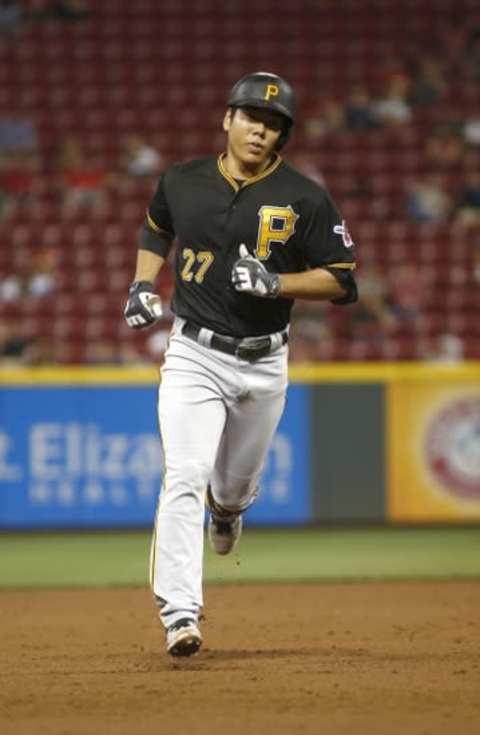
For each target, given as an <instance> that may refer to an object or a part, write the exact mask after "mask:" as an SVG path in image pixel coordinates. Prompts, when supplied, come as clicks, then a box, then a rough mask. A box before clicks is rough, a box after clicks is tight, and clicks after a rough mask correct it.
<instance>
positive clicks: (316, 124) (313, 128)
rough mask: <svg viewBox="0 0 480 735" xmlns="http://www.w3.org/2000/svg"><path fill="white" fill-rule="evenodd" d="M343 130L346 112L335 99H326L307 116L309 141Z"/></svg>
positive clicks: (306, 123) (306, 135)
mask: <svg viewBox="0 0 480 735" xmlns="http://www.w3.org/2000/svg"><path fill="white" fill-rule="evenodd" d="M342 130H345V110H344V107H343V105H342V104H341V103H340V102H339V101H338V100H336V99H335V98H334V97H326V98H325V99H323V100H322V101H320V102H319V103H318V104H317V105H315V106H314V107H313V108H311V109H310V111H309V112H308V113H306V115H305V137H306V138H307V140H316V139H319V138H322V137H323V136H324V135H327V134H328V133H337V132H340V131H342Z"/></svg>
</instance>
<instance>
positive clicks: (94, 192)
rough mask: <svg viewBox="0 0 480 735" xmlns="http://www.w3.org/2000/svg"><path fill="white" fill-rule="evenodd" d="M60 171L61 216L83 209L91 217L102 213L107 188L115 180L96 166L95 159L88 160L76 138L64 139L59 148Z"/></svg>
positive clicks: (68, 215) (105, 201)
mask: <svg viewBox="0 0 480 735" xmlns="http://www.w3.org/2000/svg"><path fill="white" fill-rule="evenodd" d="M59 169H60V171H61V173H62V180H61V184H62V194H63V212H64V215H65V216H66V217H70V216H74V215H76V214H77V213H78V211H79V210H83V209H88V210H92V211H93V212H94V213H95V212H98V211H100V210H104V209H105V206H106V203H107V190H108V187H109V186H110V185H111V184H112V183H115V181H116V179H115V177H114V176H113V175H112V174H109V173H107V172H106V171H105V170H103V168H102V167H101V166H99V165H97V163H96V161H95V160H94V159H93V160H89V159H88V158H87V156H86V155H85V153H84V152H83V149H82V147H81V144H80V142H79V140H78V139H77V138H75V137H69V138H66V139H65V140H64V142H63V144H62V145H61V149H60V155H59Z"/></svg>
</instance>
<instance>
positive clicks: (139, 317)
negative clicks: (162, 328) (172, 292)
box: [123, 281, 163, 329]
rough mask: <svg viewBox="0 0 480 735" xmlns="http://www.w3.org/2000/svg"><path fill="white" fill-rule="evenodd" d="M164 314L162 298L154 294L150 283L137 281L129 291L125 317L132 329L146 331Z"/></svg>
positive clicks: (124, 312)
mask: <svg viewBox="0 0 480 735" xmlns="http://www.w3.org/2000/svg"><path fill="white" fill-rule="evenodd" d="M162 314H163V309H162V301H161V299H160V296H157V294H156V293H153V283H150V281H135V283H132V285H131V286H130V288H129V289H128V301H127V303H126V304H125V309H124V310H123V315H124V317H125V321H126V322H127V324H128V326H129V327H132V329H144V328H145V327H149V326H151V325H152V324H154V323H155V322H156V321H158V319H160V318H161V316H162Z"/></svg>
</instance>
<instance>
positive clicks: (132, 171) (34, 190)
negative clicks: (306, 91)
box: [0, 0, 480, 365]
mask: <svg viewBox="0 0 480 735" xmlns="http://www.w3.org/2000/svg"><path fill="white" fill-rule="evenodd" d="M92 13H95V10H94V5H90V6H89V5H88V4H86V3H83V2H76V1H74V0H71V1H70V2H48V1H44V2H42V1H39V2H30V3H28V8H25V7H23V6H22V3H20V2H16V1H15V0H3V1H1V2H0V44H2V43H15V42H18V39H19V38H20V37H21V32H22V26H24V24H28V23H38V24H42V23H48V22H81V21H82V19H84V18H88V17H90V16H91V14H92ZM338 63H341V61H340V60H339V62H338ZM293 81H294V80H293ZM459 81H463V82H464V83H465V84H467V85H468V84H470V83H471V84H472V85H473V87H474V88H476V90H477V93H476V95H473V103H472V107H471V110H470V111H469V113H468V115H465V113H463V114H462V115H459V114H458V113H457V112H456V109H455V105H454V104H452V100H454V98H455V87H456V85H458V84H459ZM479 88H480V27H478V28H476V27H474V28H472V27H467V26H466V25H465V24H462V22H461V21H459V20H458V19H457V18H456V17H454V18H453V19H452V20H451V21H449V22H448V23H445V24H444V25H443V26H441V27H440V28H439V29H438V33H437V35H436V36H434V37H433V38H432V44H431V48H423V49H418V50H417V52H416V53H415V54H412V52H411V51H410V52H409V54H406V55H405V57H404V58H403V57H393V56H392V57H391V58H385V63H384V66H383V78H382V83H381V86H380V87H378V88H376V89H371V88H369V85H368V83H366V82H365V80H363V79H361V78H359V79H355V80H353V81H352V83H351V85H350V87H349V88H348V89H347V90H346V91H342V92H341V93H338V92H336V91H332V90H329V89H325V90H322V91H321V92H320V93H319V94H318V95H316V98H315V101H314V103H313V104H311V103H307V104H305V105H304V106H303V107H304V109H303V110H302V112H303V114H302V115H301V118H300V122H299V125H298V126H297V130H296V133H295V136H294V138H293V140H292V143H291V144H290V148H289V149H286V151H285V157H286V159H287V160H290V161H291V162H292V164H293V165H295V166H296V167H298V168H299V169H300V170H301V171H302V172H303V173H304V174H305V175H306V176H309V177H311V178H312V179H314V180H315V181H317V183H319V184H321V185H324V186H326V187H327V188H328V189H330V190H331V191H332V195H333V196H334V199H335V201H336V202H337V204H338V206H339V208H340V210H341V211H342V212H343V211H344V209H345V211H346V212H347V213H348V212H349V211H350V204H351V203H352V202H354V203H355V202H356V203H360V205H361V203H362V202H365V203H368V206H369V218H373V219H374V220H376V221H377V222H379V223H387V222H388V221H389V220H390V219H391V217H392V211H391V209H389V207H390V204H389V203H388V202H386V200H385V198H384V197H383V196H382V192H381V191H380V192H379V191H378V189H377V187H376V181H375V174H370V175H368V174H366V173H365V171H360V172H357V173H356V172H350V173H349V175H348V176H345V177H344V180H345V179H347V181H346V182H345V181H344V183H345V186H343V188H342V189H341V190H337V186H336V185H335V184H334V181H333V177H331V173H330V170H329V168H328V166H327V165H324V164H325V160H326V156H325V154H324V151H328V148H329V146H330V144H331V141H332V140H345V139H347V140H350V139H351V140H354V141H356V143H358V144H359V145H361V144H362V141H368V140H372V139H375V136H379V135H385V134H388V135H389V136H390V137H389V138H388V140H389V141H390V144H391V145H392V146H395V142H396V140H398V141H401V140H402V135H403V136H404V137H405V136H408V135H416V136H417V138H418V137H419V136H420V140H421V145H420V147H418V146H417V148H416V154H415V155H416V156H417V157H418V159H419V160H416V162H415V166H413V170H412V172H409V174H408V176H406V177H405V178H404V180H403V183H402V188H400V189H398V188H397V190H396V192H397V193H396V199H395V209H394V212H393V218H394V219H395V221H401V222H403V223H406V224H408V225H418V226H422V225H425V224H427V225H428V224H433V225H440V226H442V225H444V226H445V227H447V226H448V227H449V228H453V230H451V231H454V232H455V228H458V233H459V238H460V239H461V240H462V241H465V240H466V241H467V243H468V248H469V249H470V250H471V259H470V260H469V262H470V263H471V267H470V271H471V272H470V273H468V274H467V278H466V281H464V282H462V279H461V276H459V281H458V283H459V285H462V283H463V286H464V288H465V289H466V290H468V289H474V288H477V289H478V288H479V287H480V95H479V94H478V89H479ZM396 136H397V137H396ZM212 152H215V151H213V150H212ZM105 160H106V159H105V156H102V154H101V151H100V152H99V151H98V150H95V149H94V148H92V147H89V146H88V145H86V143H85V141H83V140H82V139H79V138H78V137H77V136H75V135H72V134H71V133H69V132H68V131H65V134H64V135H63V137H61V138H60V139H59V140H58V141H57V145H56V147H55V150H52V149H51V147H50V148H49V149H48V151H46V150H44V149H43V148H42V144H41V141H40V140H39V135H38V131H37V130H36V128H35V124H34V121H33V120H32V119H30V118H29V117H28V116H27V115H26V114H25V111H24V110H23V109H22V107H21V105H19V106H18V109H9V110H1V109H0V226H1V224H2V223H8V222H10V221H21V220H22V218H25V220H30V221H35V218H36V217H37V216H38V217H39V218H41V217H42V216H44V214H45V211H49V210H48V208H49V206H50V207H53V210H54V212H55V218H56V220H57V221H58V222H59V223H67V224H68V222H75V223H78V222H81V221H82V219H83V221H86V222H95V221H99V222H101V221H108V220H109V217H110V216H111V212H112V206H113V208H116V207H118V208H120V209H124V208H125V207H128V203H129V201H130V199H131V197H132V192H137V193H138V187H140V188H141V190H142V192H143V193H144V201H145V204H146V203H147V202H148V199H149V197H150V195H151V193H152V191H153V188H154V185H155V181H156V178H157V176H158V174H159V172H160V171H161V170H162V168H163V167H164V166H166V165H168V164H169V163H171V160H170V157H169V151H168V145H167V146H165V149H161V148H160V146H158V145H157V144H156V143H155V142H152V141H151V140H148V139H146V138H145V137H143V136H142V135H139V134H138V132H137V131H136V130H135V128H134V126H133V127H132V129H131V130H129V131H127V133H126V134H125V136H124V137H123V140H122V147H121V151H120V153H119V155H118V156H117V158H116V165H115V166H109V167H106V165H105ZM337 173H338V172H337ZM386 175H387V176H388V171H387V172H386V174H385V173H384V174H382V176H383V180H385V176H386ZM336 178H337V180H338V176H337V177H336ZM50 211H51V210H50ZM353 211H354V212H355V209H353ZM355 224H356V223H355V216H354V217H353V221H350V219H349V227H350V229H351V231H352V233H353V236H354V240H355V239H356V232H355ZM138 225H140V220H139V221H138ZM465 233H466V234H465ZM363 245H364V242H363V241H360V242H359V251H358V257H359V269H358V273H357V279H358V283H359V289H360V299H359V302H358V304H356V305H355V306H353V307H351V308H349V309H345V310H341V311H342V315H341V317H340V316H337V315H336V311H338V310H335V309H333V308H332V307H331V306H330V305H328V304H323V303H315V302H298V303H297V304H296V307H295V310H294V319H293V324H292V332H291V335H292V338H291V357H292V360H293V361H304V360H328V359H335V358H336V357H337V356H338V342H339V340H340V341H342V340H343V341H344V342H345V343H349V344H350V345H354V346H355V349H353V351H352V350H351V351H350V352H349V358H350V359H352V358H355V357H356V358H358V359H363V358H364V357H365V356H366V355H367V356H369V355H370V353H369V351H368V348H369V347H372V346H373V347H374V348H375V347H378V353H375V349H373V353H372V354H373V355H374V356H375V355H376V354H377V356H378V357H379V358H380V357H382V358H389V357H391V358H392V359H395V358H396V357H398V356H399V352H398V349H397V348H396V346H395V345H396V339H397V338H398V337H399V336H400V337H401V336H402V335H404V334H410V335H412V334H413V335H415V337H416V342H415V353H414V354H410V355H409V357H411V358H413V359H422V360H435V361H437V360H447V361H450V360H453V361H456V360H461V359H462V358H463V357H464V339H462V338H460V337H459V336H458V335H457V334H456V333H455V330H454V329H450V328H449V329H444V328H440V329H439V330H437V331H436V332H433V333H432V330H426V329H424V328H423V327H424V325H425V309H426V302H427V300H428V294H429V283H428V272H427V270H425V271H423V270H422V269H420V268H418V267H417V265H416V264H415V263H413V262H409V260H408V258H406V259H404V260H403V261H402V260H401V261H400V262H398V263H397V264H396V266H395V268H394V269H393V270H392V269H390V270H388V269H387V270H386V269H385V268H383V267H382V264H381V263H379V262H377V260H376V258H375V255H374V256H369V255H368V248H366V250H365V254H363V253H362V247H363ZM132 247H134V244H133V245H132ZM386 247H388V244H387V245H386ZM59 248H61V243H59V242H52V243H51V244H46V245H45V243H43V244H42V245H39V246H38V248H37V249H36V250H34V252H32V250H31V248H30V249H28V248H27V249H22V248H19V249H18V251H15V255H14V258H13V260H12V261H11V262H10V263H9V264H8V267H6V266H5V264H4V267H3V268H1V269H0V309H1V307H2V305H3V306H5V305H8V304H15V303H18V302H21V301H23V300H33V301H36V303H39V302H40V301H42V299H49V298H54V297H55V295H56V293H57V292H58V293H59V292H60V291H61V289H62V288H63V285H62V278H61V277H60V276H59V273H58V269H57V265H58V261H59V257H60V256H59V250H58V249H59ZM132 275H133V273H132ZM161 289H162V296H163V298H164V300H165V301H166V304H167V309H166V318H165V320H164V322H162V324H161V325H160V327H159V328H158V329H157V330H156V331H152V332H151V333H150V334H148V335H146V336H145V341H144V343H143V344H142V346H141V348H140V347H137V346H135V345H132V344H130V343H128V342H127V341H125V342H122V341H121V340H119V341H117V340H114V339H108V338H102V337H101V336H99V337H98V339H94V340H92V341H91V344H90V345H89V349H88V352H87V354H86V356H85V360H86V361H87V362H89V363H91V364H106V363H119V364H132V363H143V362H148V361H157V360H161V356H162V354H163V352H164V350H165V347H166V340H167V335H168V330H169V325H170V322H171V318H172V315H171V313H170V312H169V310H168V297H169V295H170V292H171V281H166V282H165V283H162V285H161ZM121 307H122V304H121V303H119V305H118V308H119V312H120V310H121ZM0 327H1V331H0V361H3V362H6V361H8V362H11V363H14V364H18V363H20V364H27V365H36V364H44V363H49V362H52V361H53V362H55V361H59V362H62V361H67V362H68V359H69V358H68V356H67V357H65V356H62V347H61V343H60V342H59V341H56V342H55V341H53V340H52V339H51V338H47V337H45V336H43V335H41V334H26V333H25V332H23V331H22V329H21V328H17V326H16V324H15V323H14V322H9V321H8V320H5V319H3V320H2V321H1V324H0ZM464 337H465V335H464ZM467 338H468V335H467ZM386 345H387V347H388V346H390V347H391V349H387V348H385V346H386ZM380 348H382V349H380ZM400 356H401V355H400ZM478 357H480V354H479V355H478Z"/></svg>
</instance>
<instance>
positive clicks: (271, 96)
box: [227, 71, 295, 149]
mask: <svg viewBox="0 0 480 735" xmlns="http://www.w3.org/2000/svg"><path fill="white" fill-rule="evenodd" d="M227 107H262V108H264V109H267V110H273V111H274V112H279V113H280V115H282V117H283V118H284V121H285V125H284V129H283V132H282V134H281V136H280V138H279V139H278V142H277V149H280V148H282V146H284V145H285V143H286V142H287V140H288V138H289V136H290V133H291V130H292V126H293V123H294V120H295V96H294V94H293V89H292V88H291V86H290V85H289V83H288V82H286V81H285V79H282V77H279V76H277V75H276V74H269V73H268V72H265V71H258V72H255V73H254V74H247V75H246V76H244V77H242V78H241V79H239V81H238V82H237V83H236V84H234V85H233V87H232V89H231V91H230V94H229V96H228V100H227Z"/></svg>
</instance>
